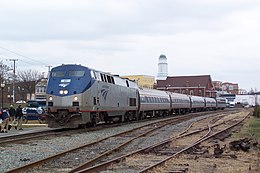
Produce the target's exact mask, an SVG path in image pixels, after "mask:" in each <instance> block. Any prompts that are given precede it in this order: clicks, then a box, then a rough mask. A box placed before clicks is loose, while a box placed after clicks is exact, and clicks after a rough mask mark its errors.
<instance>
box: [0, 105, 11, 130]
mask: <svg viewBox="0 0 260 173" xmlns="http://www.w3.org/2000/svg"><path fill="white" fill-rule="evenodd" d="M0 112H1V115H0V116H1V119H2V120H3V122H2V124H1V133H7V128H8V121H9V117H10V116H9V113H8V110H5V109H1V111H0Z"/></svg>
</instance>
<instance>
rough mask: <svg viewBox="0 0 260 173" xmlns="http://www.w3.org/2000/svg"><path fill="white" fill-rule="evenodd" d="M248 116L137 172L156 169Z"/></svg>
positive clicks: (142, 172) (141, 172)
mask: <svg viewBox="0 0 260 173" xmlns="http://www.w3.org/2000/svg"><path fill="white" fill-rule="evenodd" d="M249 115H250V114H248V115H247V116H245V117H244V118H243V119H242V120H240V121H238V122H237V123H234V124H233V125H231V126H229V127H227V128H225V129H223V130H220V131H218V132H215V133H213V134H212V135H209V136H207V137H204V138H201V139H199V140H197V141H196V142H194V143H192V144H191V145H189V146H187V147H185V148H184V149H182V150H180V151H178V152H176V153H175V154H173V155H171V156H169V157H167V158H165V159H163V160H162V161H160V162H158V163H156V164H154V165H151V166H149V167H147V168H145V169H143V170H141V171H139V172H138V173H144V172H148V171H150V170H152V169H153V168H155V167H157V166H159V165H162V164H164V163H165V162H166V161H168V160H170V159H172V158H173V157H175V156H177V155H179V154H181V153H183V152H184V151H187V150H188V149H190V148H192V147H194V146H196V145H198V144H200V143H201V142H204V141H206V140H208V139H210V138H212V137H214V136H216V135H218V134H220V133H223V132H225V131H227V130H229V129H231V128H233V127H235V126H237V125H238V124H240V123H242V122H243V121H244V120H245V119H246V118H247V117H248V116H249Z"/></svg>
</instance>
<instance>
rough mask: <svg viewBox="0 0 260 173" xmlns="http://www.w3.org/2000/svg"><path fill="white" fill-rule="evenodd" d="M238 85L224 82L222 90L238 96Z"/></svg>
mask: <svg viewBox="0 0 260 173" xmlns="http://www.w3.org/2000/svg"><path fill="white" fill-rule="evenodd" d="M238 89H239V88H238V84H237V83H230V82H224V83H222V90H223V91H226V92H228V93H230V94H235V95H238Z"/></svg>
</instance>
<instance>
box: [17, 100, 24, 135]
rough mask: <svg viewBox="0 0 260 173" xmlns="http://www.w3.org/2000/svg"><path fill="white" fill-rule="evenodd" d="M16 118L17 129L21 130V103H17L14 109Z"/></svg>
mask: <svg viewBox="0 0 260 173" xmlns="http://www.w3.org/2000/svg"><path fill="white" fill-rule="evenodd" d="M15 115H16V118H17V119H18V124H17V129H19V130H23V129H22V121H23V110H22V105H19V106H18V108H17V109H16V114H15Z"/></svg>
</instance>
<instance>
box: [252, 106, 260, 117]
mask: <svg viewBox="0 0 260 173" xmlns="http://www.w3.org/2000/svg"><path fill="white" fill-rule="evenodd" d="M253 116H254V117H258V118H260V107H259V106H255V108H254V113H253Z"/></svg>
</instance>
